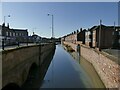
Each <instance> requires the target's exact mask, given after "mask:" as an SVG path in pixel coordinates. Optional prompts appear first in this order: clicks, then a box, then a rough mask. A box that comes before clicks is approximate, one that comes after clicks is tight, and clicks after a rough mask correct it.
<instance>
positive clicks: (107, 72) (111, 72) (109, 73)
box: [64, 42, 120, 88]
mask: <svg viewBox="0 0 120 90" xmlns="http://www.w3.org/2000/svg"><path fill="white" fill-rule="evenodd" d="M64 44H67V45H69V46H71V47H72V48H73V49H74V50H75V51H76V46H77V45H76V44H73V43H70V42H64ZM79 44H80V43H79ZM80 53H81V56H83V57H84V58H85V59H86V60H87V61H89V62H90V63H91V64H92V65H93V67H94V68H95V70H96V72H97V73H98V75H99V76H100V78H101V80H102V81H103V83H104V85H105V87H106V88H120V66H119V64H118V63H116V62H114V61H113V60H112V59H110V58H108V57H107V56H106V55H105V54H103V53H102V52H99V51H98V50H95V49H93V48H89V47H87V46H85V45H83V44H80ZM118 59H119V58H118Z"/></svg>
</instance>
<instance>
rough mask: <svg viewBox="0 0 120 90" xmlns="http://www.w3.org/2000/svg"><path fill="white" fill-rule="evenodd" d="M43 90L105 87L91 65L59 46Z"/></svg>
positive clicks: (46, 76) (45, 78)
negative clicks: (47, 89)
mask: <svg viewBox="0 0 120 90" xmlns="http://www.w3.org/2000/svg"><path fill="white" fill-rule="evenodd" d="M72 56H73V57H74V58H73V57H72ZM41 88H104V85H103V83H102V81H101V80H100V78H99V76H98V75H97V73H96V72H95V70H94V68H93V67H92V65H91V64H90V63H88V62H87V61H86V60H85V59H84V58H82V57H79V56H78V55H77V53H75V52H73V53H71V54H69V53H68V52H67V51H65V50H64V49H63V47H61V45H57V47H56V51H55V55H54V57H53V60H52V62H51V64H50V66H49V68H48V71H47V73H46V75H45V77H44V82H43V84H42V86H41Z"/></svg>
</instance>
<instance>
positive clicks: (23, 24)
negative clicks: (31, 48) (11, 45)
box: [1, 2, 118, 37]
mask: <svg viewBox="0 0 120 90" xmlns="http://www.w3.org/2000/svg"><path fill="white" fill-rule="evenodd" d="M48 13H50V14H53V15H54V35H55V37H61V36H64V35H66V34H69V33H71V32H73V31H76V30H77V29H79V28H86V29H88V28H91V27H92V26H94V25H98V24H99V20H100V19H102V21H103V24H105V25H113V23H114V21H115V22H116V25H117V24H118V3H117V2H2V21H1V24H2V22H3V17H4V16H7V15H9V14H10V15H11V17H10V18H8V17H6V23H8V22H9V23H10V27H11V28H23V29H28V31H29V35H30V34H32V32H33V31H34V32H35V33H36V34H38V35H40V36H42V37H51V17H50V16H47V14H48Z"/></svg>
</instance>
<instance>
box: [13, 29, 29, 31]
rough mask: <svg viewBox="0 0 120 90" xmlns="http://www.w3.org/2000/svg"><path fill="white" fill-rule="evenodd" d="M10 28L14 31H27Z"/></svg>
mask: <svg viewBox="0 0 120 90" xmlns="http://www.w3.org/2000/svg"><path fill="white" fill-rule="evenodd" d="M11 30H14V31H27V29H11Z"/></svg>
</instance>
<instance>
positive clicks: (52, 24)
mask: <svg viewBox="0 0 120 90" xmlns="http://www.w3.org/2000/svg"><path fill="white" fill-rule="evenodd" d="M48 16H52V38H54V16H53V14H48Z"/></svg>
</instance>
